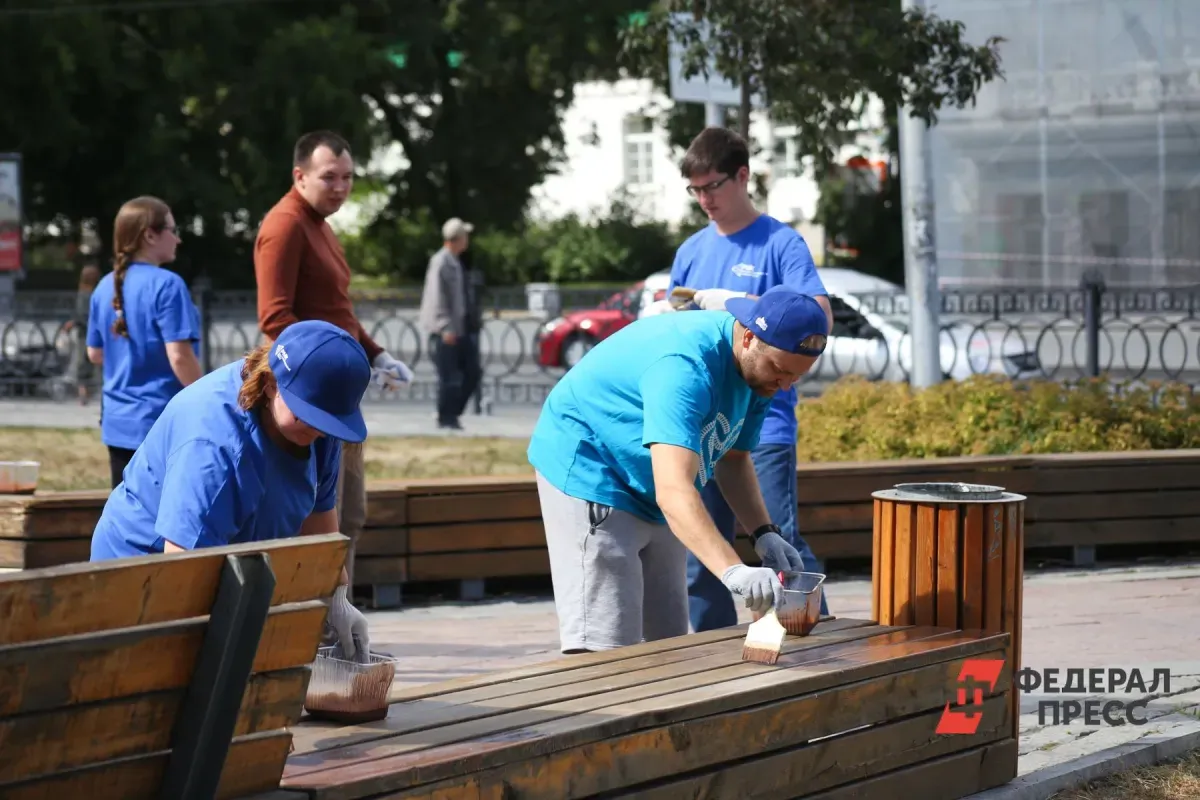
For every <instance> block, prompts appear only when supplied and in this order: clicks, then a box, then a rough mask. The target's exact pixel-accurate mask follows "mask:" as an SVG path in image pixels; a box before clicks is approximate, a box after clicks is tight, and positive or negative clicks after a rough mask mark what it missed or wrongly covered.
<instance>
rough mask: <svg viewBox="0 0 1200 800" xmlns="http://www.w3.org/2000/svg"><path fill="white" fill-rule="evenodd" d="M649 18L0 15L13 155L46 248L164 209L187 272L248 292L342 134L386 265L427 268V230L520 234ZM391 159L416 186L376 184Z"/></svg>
mask: <svg viewBox="0 0 1200 800" xmlns="http://www.w3.org/2000/svg"><path fill="white" fill-rule="evenodd" d="M637 5H638V4H637V3H634V2H633V1H632V0H594V1H593V2H584V0H526V1H525V2H522V3H520V4H512V3H506V2H501V0H435V1H434V2H429V3H403V2H399V0H355V1H354V2H350V0H344V1H343V2H334V1H333V0H295V1H294V2H287V3H238V4H233V3H222V4H213V5H203V4H180V5H179V6H178V7H175V6H172V5H167V4H160V3H145V4H141V3H136V2H132V1H131V2H122V3H114V4H111V5H103V4H84V5H80V6H72V5H69V4H66V3H62V4H58V5H57V6H56V7H55V8H54V9H48V8H39V7H36V6H34V5H33V4H30V5H29V7H28V8H26V9H21V10H4V11H0V36H2V37H3V41H4V42H5V47H4V48H0V97H3V98H4V99H5V102H4V103H2V104H0V150H17V151H20V152H22V153H23V155H24V157H25V175H26V180H27V189H28V191H27V194H28V202H27V207H28V216H29V219H30V222H31V223H33V226H34V229H35V231H36V232H37V235H38V236H39V237H65V238H68V239H76V240H77V239H78V238H79V237H80V235H81V232H82V231H83V230H85V229H87V228H92V229H94V230H95V231H96V233H97V234H98V235H99V236H100V238H101V239H102V241H106V240H107V238H108V236H109V235H110V231H111V226H112V219H113V217H114V215H115V213H116V210H117V208H118V207H119V206H120V204H121V203H122V202H124V201H125V200H127V199H129V198H131V197H133V196H136V195H138V194H143V193H152V194H156V195H159V196H162V197H163V198H164V199H165V200H167V201H168V202H169V203H170V204H171V206H172V208H173V210H174V211H175V214H176V216H177V218H178V220H179V222H180V223H181V225H182V226H183V227H184V230H185V243H184V246H183V247H182V248H181V250H180V256H181V257H180V261H179V262H178V263H177V268H178V269H179V271H180V272H182V273H184V274H185V275H189V276H190V275H194V274H195V273H197V272H199V271H205V272H208V273H209V274H210V275H212V276H213V277H214V279H215V280H216V281H217V282H218V284H219V285H225V286H250V285H252V284H253V270H252V268H251V262H250V250H251V247H252V243H253V236H254V232H255V229H256V227H257V224H258V222H259V220H260V219H261V217H262V215H263V214H264V213H265V212H266V211H267V210H268V209H269V208H270V206H271V205H272V204H273V203H274V202H275V201H276V200H277V199H278V198H279V196H280V195H281V194H282V193H283V192H284V191H286V189H287V187H288V185H289V183H290V177H289V174H290V168H291V158H290V155H291V146H292V143H293V142H294V141H295V138H296V137H297V136H298V135H299V134H300V133H302V132H303V131H305V130H312V129H315V128H333V129H335V130H338V131H339V132H341V133H343V135H345V136H346V137H347V138H348V139H350V141H351V144H352V146H353V147H354V150H355V152H356V154H358V161H359V165H360V167H361V168H363V174H362V178H363V179H365V180H370V181H372V182H373V185H374V186H376V187H377V188H379V189H380V190H381V191H385V192H386V197H387V204H386V207H385V209H384V212H383V213H382V214H380V215H379V218H378V220H377V221H376V223H375V225H374V226H373V228H372V229H371V230H370V231H368V238H370V237H375V239H377V241H375V242H374V243H373V246H372V247H371V248H370V249H369V252H370V254H371V257H372V258H374V259H375V262H376V263H377V264H378V265H380V266H385V265H387V264H389V263H391V264H396V267H394V268H396V269H399V268H400V267H401V266H402V265H404V264H409V263H411V262H413V261H414V259H415V260H417V261H419V263H420V264H422V265H423V263H424V259H425V258H426V257H427V255H428V251H427V250H424V247H426V246H427V242H426V241H425V240H420V241H412V234H413V232H414V231H417V230H426V229H428V228H429V225H428V223H429V221H434V224H435V226H436V223H437V222H440V220H443V219H445V218H446V217H448V216H451V215H458V216H462V217H466V218H470V219H471V220H472V221H473V222H475V223H476V224H477V225H478V226H479V227H480V229H481V232H482V231H483V230H486V229H489V228H493V229H501V230H512V229H515V228H516V227H517V226H518V225H519V223H520V221H521V220H522V218H523V217H524V213H525V208H526V205H527V204H528V200H529V195H530V190H531V189H532V187H534V186H536V185H537V184H538V183H540V182H541V181H542V180H543V179H544V178H545V176H546V175H547V174H548V173H549V172H550V171H551V170H553V169H555V168H556V165H557V164H558V163H559V161H560V160H561V157H562V152H563V138H562V131H561V117H562V113H563V112H564V110H565V109H566V108H567V107H568V106H569V105H570V104H571V102H572V101H573V99H574V87H575V85H576V84H577V83H578V82H580V81H581V80H585V79H589V78H606V77H609V78H611V77H616V75H617V55H618V51H619V49H620V42H619V38H618V26H619V25H620V24H621V21H622V20H623V19H624V18H625V17H626V16H627V15H628V14H629V13H630V12H631V11H633V10H636V7H637ZM139 6H141V7H139ZM89 9H91V10H89ZM401 55H402V56H403V57H400V56H401ZM392 144H395V145H396V146H398V147H397V149H398V150H399V152H400V154H401V157H400V162H401V163H400V168H399V169H398V170H397V171H396V172H395V173H394V174H392V173H388V172H384V173H374V174H372V173H371V172H368V171H367V170H366V167H367V161H368V158H367V155H368V154H369V153H371V152H373V151H374V150H375V149H376V148H379V147H384V146H388V145H392ZM433 229H434V230H436V227H434V228H433ZM435 244H436V241H435ZM417 245H420V246H421V249H418V247H417Z"/></svg>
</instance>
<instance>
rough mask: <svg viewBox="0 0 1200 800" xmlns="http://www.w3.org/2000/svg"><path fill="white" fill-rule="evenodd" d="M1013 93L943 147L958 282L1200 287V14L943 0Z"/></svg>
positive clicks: (941, 175) (939, 186)
mask: <svg viewBox="0 0 1200 800" xmlns="http://www.w3.org/2000/svg"><path fill="white" fill-rule="evenodd" d="M933 10H934V11H935V12H936V13H937V14H939V15H940V16H943V17H946V18H949V19H957V20H961V21H962V22H963V23H965V25H966V33H967V36H968V37H969V38H970V39H971V40H972V41H975V42H977V43H981V42H982V41H983V40H984V39H986V38H987V37H988V36H993V35H995V36H1001V37H1004V38H1005V39H1006V40H1007V41H1005V42H1003V43H1002V44H1001V45H1000V53H1001V58H1002V69H1003V70H1004V72H1005V78H1004V79H1003V80H999V81H995V82H993V83H992V84H989V85H988V86H986V87H984V88H983V90H982V92H981V93H980V95H979V98H978V102H977V104H976V105H975V106H974V107H967V108H965V109H962V110H954V109H947V110H944V111H943V112H942V113H941V114H940V115H939V122H938V124H937V125H936V126H935V127H934V128H933V129H932V131H931V132H930V137H929V157H930V160H931V167H932V173H933V183H934V187H935V190H934V221H935V237H936V240H935V241H936V248H937V253H938V269H939V273H940V274H941V276H942V277H943V279H944V280H946V281H947V282H949V283H965V284H971V283H979V284H989V285H995V284H996V283H998V282H1004V283H1010V284H1019V285H1040V286H1076V285H1078V283H1079V280H1080V278H1081V276H1082V275H1083V272H1084V271H1085V270H1087V269H1089V268H1098V269H1100V271H1101V274H1102V275H1103V276H1104V278H1105V280H1106V282H1108V283H1109V284H1110V285H1136V286H1164V285H1181V284H1194V283H1196V282H1198V281H1200V2H1198V1H1197V0H939V2H937V4H936V7H934V9H933Z"/></svg>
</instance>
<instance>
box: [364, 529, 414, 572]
mask: <svg viewBox="0 0 1200 800" xmlns="http://www.w3.org/2000/svg"><path fill="white" fill-rule="evenodd" d="M406 555H408V528H406V527H387V528H363V531H362V533H360V534H359V536H358V544H357V545H356V546H355V550H354V559H355V561H354V568H355V569H358V559H359V558H360V557H361V556H406Z"/></svg>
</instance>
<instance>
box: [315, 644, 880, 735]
mask: <svg viewBox="0 0 1200 800" xmlns="http://www.w3.org/2000/svg"><path fill="white" fill-rule="evenodd" d="M887 630H893V629H885V628H881V627H879V626H862V627H849V628H847V629H845V630H842V631H839V632H833V633H831V632H825V633H824V634H823V635H822V636H821V637H819V638H814V637H806V638H804V639H795V640H789V641H788V642H787V643H786V645H785V650H784V652H785V653H793V654H794V653H798V652H801V651H803V650H809V649H814V648H824V647H828V646H829V645H832V644H836V643H840V642H849V641H854V640H857V639H862V638H867V637H870V636H876V635H879V634H880V633H883V632H886V631H887ZM741 647H742V644H741V642H739V641H732V642H730V641H723V642H714V643H712V644H710V645H705V646H703V647H698V648H688V649H686V650H675V651H670V653H669V654H663V653H658V654H651V655H647V656H642V657H640V658H634V659H623V660H621V661H620V662H618V664H617V665H596V666H594V667H588V668H585V669H584V670H575V671H572V672H570V673H565V674H564V673H555V674H552V675H545V676H539V677H532V678H527V679H524V680H521V681H509V682H507V683H505V684H494V685H492V686H485V687H480V688H477V689H472V690H466V691H463V692H456V693H450V694H443V695H439V696H438V697H437V698H434V699H426V700H416V701H412V702H409V703H403V704H395V705H393V706H392V708H391V709H390V710H389V715H388V717H387V719H385V720H381V721H379V722H375V723H368V724H365V725H345V726H341V727H340V728H337V729H335V730H322V731H320V732H317V731H313V732H309V731H298V732H297V736H296V742H295V744H296V748H295V754H296V755H301V754H303V753H307V752H314V751H315V750H316V749H317V748H316V746H315V743H319V745H320V750H321V751H322V752H324V751H328V750H330V749H332V748H334V747H348V746H350V745H355V744H362V743H364V742H368V741H372V740H376V739H382V738H386V737H394V736H399V735H402V734H408V733H416V732H417V731H421V730H426V729H430V728H439V727H442V728H444V727H446V726H449V725H455V724H458V723H463V722H469V721H471V720H474V719H481V718H484V717H488V716H496V715H501V714H511V713H514V712H518V711H521V710H524V709H531V708H538V707H541V706H548V705H554V704H556V703H562V702H565V701H568V700H575V699H579V698H584V697H589V696H596V695H604V694H606V693H611V692H616V691H619V690H622V689H628V688H630V687H637V686H642V687H647V686H649V685H650V684H652V683H654V682H656V681H673V680H676V679H678V678H681V677H683V676H685V675H694V674H696V673H707V672H710V671H712V670H715V669H720V668H722V667H724V666H726V665H728V664H730V663H733V662H735V661H737V659H738V654H740V653H741ZM668 655H669V658H667V659H664V656H668ZM618 665H619V668H617V669H602V667H612V666H618ZM746 669H747V670H749V671H751V672H752V671H755V670H757V669H759V666H758V665H752V666H749V667H747V668H746ZM593 671H594V672H595V673H598V674H589V673H592V672H593ZM597 702H603V701H602V700H598V701H597Z"/></svg>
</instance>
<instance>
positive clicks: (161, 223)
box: [87, 197, 201, 487]
mask: <svg viewBox="0 0 1200 800" xmlns="http://www.w3.org/2000/svg"><path fill="white" fill-rule="evenodd" d="M180 241H181V240H180V238H179V233H178V228H176V226H175V218H174V217H173V216H172V215H171V209H170V208H168V207H167V204H166V203H164V202H163V201H162V200H159V199H158V198H157V197H137V198H134V199H133V200H130V201H129V202H128V203H126V204H125V205H123V206H121V210H120V211H118V212H117V219H116V222H115V223H114V225H113V271H112V272H111V273H110V274H108V275H105V276H104V277H103V278H102V279H101V280H100V283H99V284H98V285H97V286H96V291H95V292H93V293H92V302H91V314H90V317H89V319H88V331H87V354H88V360H89V361H91V362H92V363H93V364H103V365H104V370H103V372H104V386H103V390H102V394H101V406H100V438H101V439H102V440H103V442H104V444H105V445H107V446H108V462H109V468H110V471H111V473H112V475H111V477H112V485H113V486H114V487H115V486H116V485H117V484H118V483H120V482H121V474H122V472H123V471H124V469H125V465H126V464H128V463H129V459H130V458H132V457H133V451H134V450H136V449H137V448H138V445H140V444H141V443H142V440H143V439H145V438H146V433H147V432H148V431H149V430H150V426H151V425H153V424H154V420H156V419H157V418H158V415H159V414H161V413H162V410H163V408H165V407H166V405H167V401H168V400H170V399H171V398H172V397H174V396H175V395H176V394H177V393H178V392H179V391H180V390H181V389H182V388H183V387H185V386H187V385H189V384H191V383H192V382H193V381H196V380H197V379H199V377H200V374H201V370H200V360H199V358H198V356H199V353H200V314H199V312H197V310H196V306H195V304H194V303H192V297H191V295H190V294H189V293H188V288H187V285H186V284H185V283H184V282H183V278H181V277H179V276H178V275H176V274H175V273H174V272H170V271H168V270H165V269H163V268H162V265H163V264H169V263H170V262H172V261H174V260H175V248H176V247H178V246H179V242H180Z"/></svg>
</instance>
